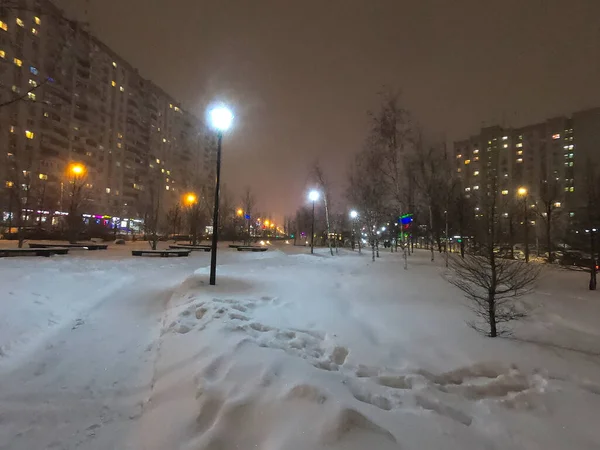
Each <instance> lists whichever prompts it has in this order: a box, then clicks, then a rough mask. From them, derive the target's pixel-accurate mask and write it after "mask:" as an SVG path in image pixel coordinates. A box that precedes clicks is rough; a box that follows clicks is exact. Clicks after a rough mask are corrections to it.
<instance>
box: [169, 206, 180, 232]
mask: <svg viewBox="0 0 600 450" xmlns="http://www.w3.org/2000/svg"><path fill="white" fill-rule="evenodd" d="M182 222H183V212H182V210H181V204H180V203H179V202H177V203H176V204H175V205H173V206H172V207H171V208H170V209H169V211H168V212H167V225H168V230H169V234H175V235H177V234H179V233H180V232H181V225H182Z"/></svg>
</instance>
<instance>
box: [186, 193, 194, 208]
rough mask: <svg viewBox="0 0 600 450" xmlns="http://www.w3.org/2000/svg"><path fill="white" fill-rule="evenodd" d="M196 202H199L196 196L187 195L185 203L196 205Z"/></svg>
mask: <svg viewBox="0 0 600 450" xmlns="http://www.w3.org/2000/svg"><path fill="white" fill-rule="evenodd" d="M196 200H197V198H196V194H192V193H189V194H186V195H185V202H186V203H187V204H188V205H193V204H194V203H196Z"/></svg>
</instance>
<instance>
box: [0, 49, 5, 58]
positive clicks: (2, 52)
mask: <svg viewBox="0 0 600 450" xmlns="http://www.w3.org/2000/svg"><path fill="white" fill-rule="evenodd" d="M0 58H2V59H4V58H6V52H5V51H4V50H0Z"/></svg>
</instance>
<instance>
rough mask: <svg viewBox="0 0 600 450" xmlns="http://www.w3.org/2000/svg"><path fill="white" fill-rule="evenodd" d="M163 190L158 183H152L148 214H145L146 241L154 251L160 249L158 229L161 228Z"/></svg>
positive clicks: (147, 207) (149, 193) (149, 191)
mask: <svg viewBox="0 0 600 450" xmlns="http://www.w3.org/2000/svg"><path fill="white" fill-rule="evenodd" d="M161 192H162V190H161V189H159V188H158V187H157V186H156V183H154V182H151V183H150V185H149V190H148V203H147V205H146V213H145V214H144V234H145V235H146V240H147V241H148V244H150V247H151V248H152V250H156V248H157V247H158V229H159V226H160V223H159V221H160V210H161V209H160V208H161V201H160V200H161V198H160V197H161V196H160V194H161Z"/></svg>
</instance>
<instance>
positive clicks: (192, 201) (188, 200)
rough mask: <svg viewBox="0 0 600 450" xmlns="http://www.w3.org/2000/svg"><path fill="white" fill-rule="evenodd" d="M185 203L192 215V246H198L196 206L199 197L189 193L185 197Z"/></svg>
mask: <svg viewBox="0 0 600 450" xmlns="http://www.w3.org/2000/svg"><path fill="white" fill-rule="evenodd" d="M183 203H184V204H185V205H186V206H187V207H188V208H189V214H190V244H191V245H196V243H197V237H198V236H197V233H198V230H197V228H198V226H197V224H196V219H197V216H198V211H197V209H196V208H194V206H195V205H196V203H198V197H197V196H196V194H194V193H193V192H188V193H187V194H184V195H183Z"/></svg>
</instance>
